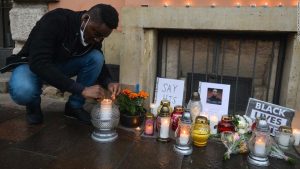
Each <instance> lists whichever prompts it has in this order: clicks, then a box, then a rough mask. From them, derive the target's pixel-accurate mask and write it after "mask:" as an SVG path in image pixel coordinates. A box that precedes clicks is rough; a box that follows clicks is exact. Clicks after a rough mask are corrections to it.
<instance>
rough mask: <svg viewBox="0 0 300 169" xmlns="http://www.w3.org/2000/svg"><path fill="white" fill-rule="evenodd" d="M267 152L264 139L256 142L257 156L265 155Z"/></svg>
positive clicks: (255, 150)
mask: <svg viewBox="0 0 300 169" xmlns="http://www.w3.org/2000/svg"><path fill="white" fill-rule="evenodd" d="M265 151H266V143H265V142H264V140H263V139H261V138H259V139H257V140H256V141H255V144H254V152H255V154H257V155H265Z"/></svg>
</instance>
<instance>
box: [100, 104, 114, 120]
mask: <svg viewBox="0 0 300 169" xmlns="http://www.w3.org/2000/svg"><path fill="white" fill-rule="evenodd" d="M111 116H112V100H110V99H103V100H102V101H101V108H100V119H101V120H110V119H111Z"/></svg>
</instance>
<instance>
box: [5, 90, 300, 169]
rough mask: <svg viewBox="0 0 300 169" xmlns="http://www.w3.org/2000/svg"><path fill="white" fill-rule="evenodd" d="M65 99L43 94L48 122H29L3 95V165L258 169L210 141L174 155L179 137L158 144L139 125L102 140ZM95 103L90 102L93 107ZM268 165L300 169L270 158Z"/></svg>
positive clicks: (29, 168)
mask: <svg viewBox="0 0 300 169" xmlns="http://www.w3.org/2000/svg"><path fill="white" fill-rule="evenodd" d="M64 104H65V101H63V100H60V99H52V98H49V97H45V96H43V97H42V110H43V113H44V115H45V119H44V120H45V121H44V123H43V124H42V125H34V126H31V125H28V124H26V122H25V109H24V107H22V106H18V105H16V104H15V103H13V101H12V100H11V99H10V97H9V95H8V94H0V168H1V169H19V168H20V169H37V168H43V169H68V168H70V169H77V168H78V169H180V168H182V169H193V168H195V169H209V168H220V169H221V168H228V169H239V168H251V169H252V168H258V167H255V166H250V165H249V164H248V163H247V161H246V159H247V155H246V154H244V155H232V157H231V159H230V160H228V161H223V160H222V158H223V154H224V152H225V147H224V146H223V145H222V143H221V142H218V141H214V140H210V141H209V143H208V145H207V146H206V147H203V148H198V147H194V151H193V154H192V155H191V156H186V157H183V156H181V155H178V154H176V153H174V151H173V144H174V140H172V141H171V142H170V143H167V144H163V143H158V142H157V141H156V140H155V138H145V137H142V136H141V132H140V131H137V130H135V129H127V128H124V127H122V126H120V127H119V128H118V130H117V132H118V134H119V137H118V139H117V140H116V141H114V142H112V143H105V144H104V143H98V142H95V141H93V140H92V139H91V137H90V134H91V133H92V131H93V127H92V126H87V125H82V124H80V123H79V122H78V121H77V120H74V119H68V118H65V117H64V116H63V110H64ZM92 106H93V104H91V102H89V103H88V104H86V106H85V108H86V109H89V110H90V109H91V107H92ZM270 161H271V166H270V167H267V168H272V169H274V168H278V169H283V168H295V169H296V168H300V165H299V163H297V165H296V166H290V165H288V164H287V163H286V162H283V161H282V160H277V159H273V158H271V159H270Z"/></svg>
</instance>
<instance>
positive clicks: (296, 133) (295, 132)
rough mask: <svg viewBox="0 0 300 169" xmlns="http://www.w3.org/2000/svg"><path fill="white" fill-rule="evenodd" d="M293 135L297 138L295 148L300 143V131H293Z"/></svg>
mask: <svg viewBox="0 0 300 169" xmlns="http://www.w3.org/2000/svg"><path fill="white" fill-rule="evenodd" d="M293 135H294V138H295V142H294V146H298V145H299V142H300V130H299V129H293Z"/></svg>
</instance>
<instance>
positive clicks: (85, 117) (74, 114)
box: [65, 103, 91, 124]
mask: <svg viewBox="0 0 300 169" xmlns="http://www.w3.org/2000/svg"><path fill="white" fill-rule="evenodd" d="M65 116H66V117H70V118H76V119H78V120H79V121H80V122H82V123H84V124H91V116H90V113H89V112H87V111H85V110H84V109H83V108H78V109H75V108H72V107H71V106H70V105H69V104H68V103H66V106H65Z"/></svg>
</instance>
